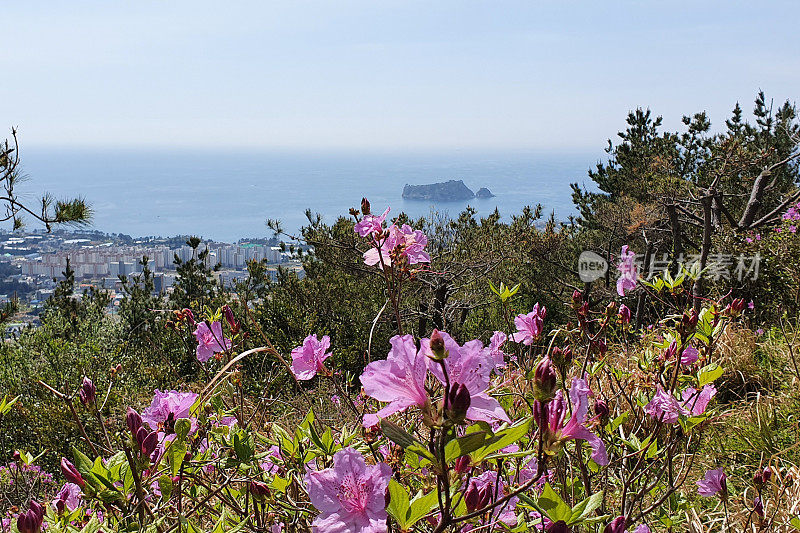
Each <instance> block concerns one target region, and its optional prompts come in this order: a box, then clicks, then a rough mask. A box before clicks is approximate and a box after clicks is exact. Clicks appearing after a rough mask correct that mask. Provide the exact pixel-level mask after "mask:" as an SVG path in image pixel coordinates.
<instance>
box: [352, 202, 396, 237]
mask: <svg viewBox="0 0 800 533" xmlns="http://www.w3.org/2000/svg"><path fill="white" fill-rule="evenodd" d="M389 209H390V208H388V207H387V208H386V211H384V212H383V214H382V215H364V218H362V219H361V220H359V221H358V222H357V223H356V225H355V228H354V229H355V232H356V233H358V234H359V235H361V236H362V237H369V236H370V235H373V236H376V235H380V234H381V233H383V222H384V221H385V220H386V215H388V214H389Z"/></svg>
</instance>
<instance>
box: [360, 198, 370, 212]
mask: <svg viewBox="0 0 800 533" xmlns="http://www.w3.org/2000/svg"><path fill="white" fill-rule="evenodd" d="M361 213H362V214H364V215H370V214H372V209H371V206H370V205H369V200H367V199H366V198H362V199H361Z"/></svg>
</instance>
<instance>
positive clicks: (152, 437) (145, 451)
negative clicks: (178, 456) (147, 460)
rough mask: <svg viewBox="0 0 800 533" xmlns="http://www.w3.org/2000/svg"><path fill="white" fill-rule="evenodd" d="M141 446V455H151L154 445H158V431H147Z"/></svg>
mask: <svg viewBox="0 0 800 533" xmlns="http://www.w3.org/2000/svg"><path fill="white" fill-rule="evenodd" d="M142 429H144V428H142ZM141 447H142V455H143V456H145V457H150V456H151V455H153V452H154V451H156V447H158V433H156V432H155V431H151V432H150V433H148V434H147V436H146V437H145V438H144V439H143V440H142V444H141Z"/></svg>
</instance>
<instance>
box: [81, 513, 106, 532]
mask: <svg viewBox="0 0 800 533" xmlns="http://www.w3.org/2000/svg"><path fill="white" fill-rule="evenodd" d="M101 526H102V524H101V523H100V521H99V520H98V519H97V517H96V516H93V517H92V519H91V520H89V521H88V522H87V523H86V525H85V526H83V528H82V529H81V533H97V532H98V531H100V527H101Z"/></svg>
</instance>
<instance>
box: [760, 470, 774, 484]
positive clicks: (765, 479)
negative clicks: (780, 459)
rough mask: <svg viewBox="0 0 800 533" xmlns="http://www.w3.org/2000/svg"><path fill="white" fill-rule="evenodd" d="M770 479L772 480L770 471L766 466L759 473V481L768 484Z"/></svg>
mask: <svg viewBox="0 0 800 533" xmlns="http://www.w3.org/2000/svg"><path fill="white" fill-rule="evenodd" d="M770 479H772V469H771V468H770V467H768V466H766V467H764V471H763V472H762V473H761V481H763V482H764V483H769V480H770Z"/></svg>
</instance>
